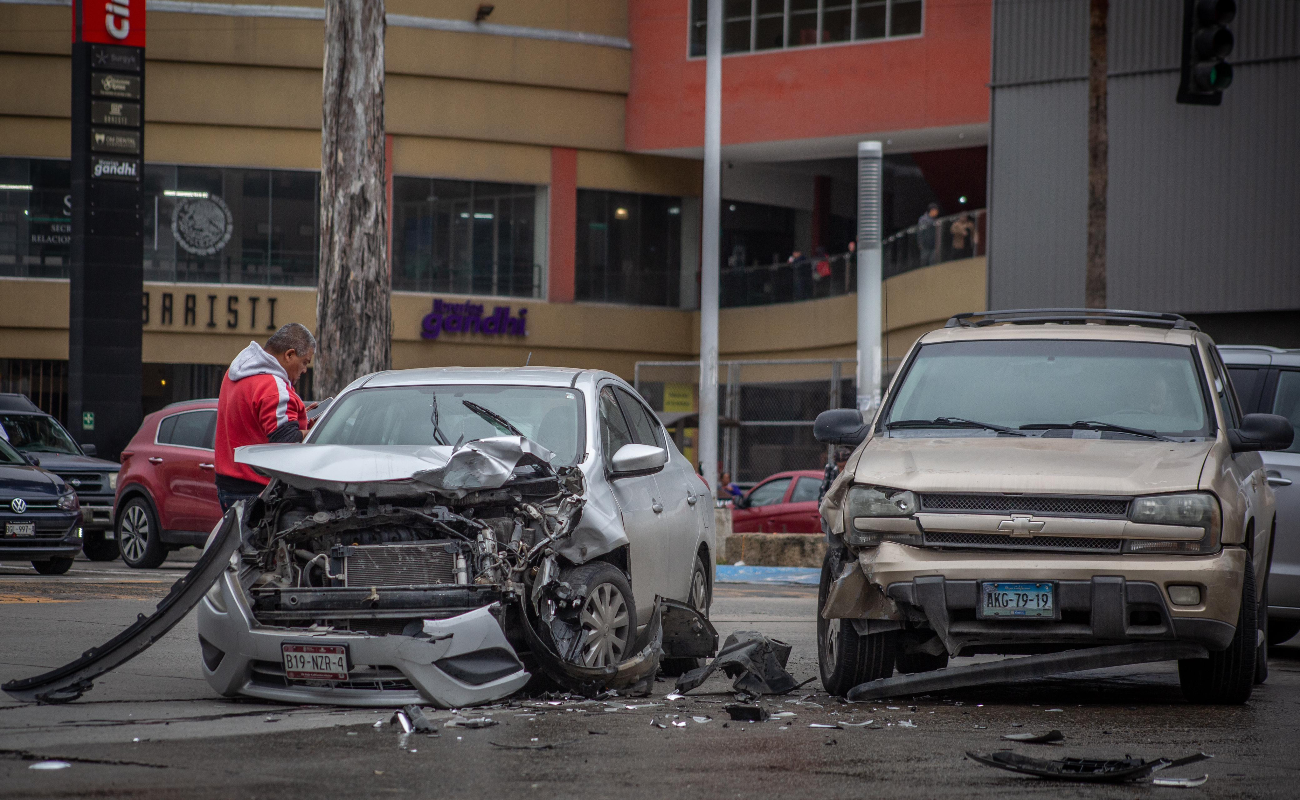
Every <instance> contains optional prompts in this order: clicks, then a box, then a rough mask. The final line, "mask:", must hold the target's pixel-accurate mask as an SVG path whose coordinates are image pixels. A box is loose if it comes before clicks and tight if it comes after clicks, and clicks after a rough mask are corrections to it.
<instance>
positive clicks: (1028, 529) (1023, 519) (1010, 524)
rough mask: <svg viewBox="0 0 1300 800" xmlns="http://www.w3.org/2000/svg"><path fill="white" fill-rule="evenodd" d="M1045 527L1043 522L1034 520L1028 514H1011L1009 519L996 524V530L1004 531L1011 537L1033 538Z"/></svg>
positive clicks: (1045, 523)
mask: <svg viewBox="0 0 1300 800" xmlns="http://www.w3.org/2000/svg"><path fill="white" fill-rule="evenodd" d="M1045 525H1047V522H1045V521H1043V520H1036V519H1034V518H1033V516H1032V515H1030V514H1012V515H1011V519H1004V520H1002V521H1001V522H999V523H998V530H1000V531H1006V532H1007V533H1010V534H1011V535H1012V536H1033V535H1034V534H1035V533H1038V532H1039V531H1041V530H1042V529H1043V527H1044V526H1045Z"/></svg>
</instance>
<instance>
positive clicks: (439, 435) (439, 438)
mask: <svg viewBox="0 0 1300 800" xmlns="http://www.w3.org/2000/svg"><path fill="white" fill-rule="evenodd" d="M429 396H430V397H431V398H433V413H432V414H430V415H429V421H430V422H432V423H433V440H434V441H435V442H437V443H438V444H441V445H448V444H451V442H448V441H447V437H446V436H445V435H443V432H442V430H441V429H440V428H439V427H438V394H437V392H431V393H430V394H429Z"/></svg>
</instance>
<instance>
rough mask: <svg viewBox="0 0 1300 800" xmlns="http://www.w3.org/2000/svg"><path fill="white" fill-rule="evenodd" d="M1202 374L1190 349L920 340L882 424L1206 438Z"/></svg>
mask: <svg viewBox="0 0 1300 800" xmlns="http://www.w3.org/2000/svg"><path fill="white" fill-rule="evenodd" d="M1200 374H1201V373H1200V370H1199V369H1198V368H1197V364H1196V352H1195V349H1194V348H1191V347H1182V346H1178V345H1169V344H1156V343H1146V342H1114V341H1078V340H1056V339H1053V340H1001V341H972V342H942V343H937V344H927V345H924V346H922V347H921V349H920V350H919V351H918V352H917V354H916V358H915V360H914V361H913V363H912V365H911V367H910V368H909V369H908V371H907V374H906V375H905V376H904V378H903V380H902V382H901V383H900V385H899V387H898V389H897V390H896V391H895V392H894V396H893V399H892V401H891V403H890V406H889V409H888V411H887V413H886V414H885V417H884V427H885V428H886V429H889V428H891V427H892V428H893V430H895V431H898V430H900V429H916V428H925V427H927V426H926V425H925V424H924V421H932V422H933V423H934V425H933V427H934V428H942V429H945V435H947V434H948V433H949V432H951V435H966V436H969V435H996V433H995V432H993V431H994V429H989V432H988V433H986V432H985V430H982V429H981V426H984V425H988V426H1001V427H1005V428H1010V429H1013V430H1014V431H1021V430H1026V431H1027V432H1031V433H1034V434H1039V433H1042V432H1043V430H1044V429H1048V430H1052V429H1055V428H1056V427H1058V426H1059V427H1060V428H1070V427H1072V426H1073V427H1076V428H1082V429H1085V430H1086V431H1090V433H1089V434H1086V435H1091V436H1094V437H1095V436H1097V435H1103V434H1102V433H1101V432H1104V436H1105V438H1112V437H1116V438H1131V437H1132V436H1133V435H1137V434H1130V433H1125V432H1124V431H1122V430H1120V428H1121V427H1122V428H1130V429H1134V431H1135V432H1138V433H1140V432H1150V433H1155V434H1159V435H1162V436H1176V437H1196V436H1208V435H1209V434H1210V430H1211V426H1210V420H1211V419H1212V417H1211V415H1210V414H1209V412H1208V411H1207V408H1206V399H1205V393H1204V392H1203V391H1202V380H1201V378H1200ZM945 420H948V421H945ZM951 420H961V421H970V420H977V421H978V424H961V425H958V424H955V423H953V422H951ZM904 422H905V423H906V424H897V423H904ZM1076 423H1080V424H1078V425H1076ZM1084 423H1086V424H1084ZM1108 426H1115V427H1114V428H1109V427H1108ZM959 429H960V430H959Z"/></svg>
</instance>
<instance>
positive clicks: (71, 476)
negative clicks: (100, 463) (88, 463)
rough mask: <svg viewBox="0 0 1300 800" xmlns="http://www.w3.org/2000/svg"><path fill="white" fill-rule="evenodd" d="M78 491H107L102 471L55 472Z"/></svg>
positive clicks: (91, 492) (96, 492)
mask: <svg viewBox="0 0 1300 800" xmlns="http://www.w3.org/2000/svg"><path fill="white" fill-rule="evenodd" d="M55 474H57V475H58V476H59V477H60V478H62V479H63V480H65V481H67V483H68V485H69V486H71V487H72V488H73V489H75V490H76V491H77V492H78V493H81V492H86V493H88V494H101V493H103V492H105V491H107V487H105V486H104V474H103V473H102V472H58V473H55Z"/></svg>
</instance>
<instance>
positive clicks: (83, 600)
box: [0, 561, 1300, 800]
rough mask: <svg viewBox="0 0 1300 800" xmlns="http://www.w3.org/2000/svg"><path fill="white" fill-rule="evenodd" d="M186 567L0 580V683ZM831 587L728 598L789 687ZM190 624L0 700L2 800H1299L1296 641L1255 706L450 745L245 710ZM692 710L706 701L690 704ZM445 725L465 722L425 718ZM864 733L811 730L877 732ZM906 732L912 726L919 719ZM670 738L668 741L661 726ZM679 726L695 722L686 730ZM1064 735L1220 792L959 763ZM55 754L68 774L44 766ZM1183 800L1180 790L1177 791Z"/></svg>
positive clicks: (78, 643)
mask: <svg viewBox="0 0 1300 800" xmlns="http://www.w3.org/2000/svg"><path fill="white" fill-rule="evenodd" d="M186 567H187V565H186V564H184V563H173V562H172V561H169V562H168V565H166V566H165V567H164V568H163V569H160V570H156V571H136V570H130V569H128V568H126V567H125V566H123V565H122V564H121V563H120V562H116V563H111V564H91V563H89V562H84V561H78V562H77V564H76V565H75V566H74V568H73V570H72V572H71V573H69V574H68V575H65V576H60V577H42V576H39V575H37V574H36V573H35V571H34V570H32V569H31V567H30V566H29V565H26V564H4V565H0V643H3V648H2V649H0V681H5V680H9V679H11V678H15V677H24V676H28V675H31V674H34V673H37V672H40V671H43V670H44V669H47V668H50V667H54V666H58V665H59V664H62V663H64V662H66V661H68V660H70V659H71V658H73V657H75V656H76V655H77V654H79V653H80V652H82V651H83V650H85V649H86V648H88V647H90V646H92V645H97V644H100V643H101V642H103V641H106V640H107V639H109V638H110V637H111V636H112V635H113V634H114V633H116V632H117V631H118V630H120V629H121V628H122V627H125V626H126V625H127V624H129V623H130V622H131V621H132V620H133V619H134V617H135V615H136V614H138V613H148V612H149V611H150V610H152V608H153V605H154V603H156V602H157V600H158V599H161V597H162V596H163V595H164V594H165V592H166V589H167V587H168V586H169V585H170V584H171V582H172V581H174V580H175V579H176V578H177V577H179V576H180V575H181V574H182V573H183V572H184V570H185V569H186ZM814 607H815V590H813V589H811V588H804V587H772V586H762V587H757V586H739V585H733V586H723V587H719V589H718V591H717V593H716V597H715V602H714V607H713V619H714V621H715V624H716V625H717V627H718V629H719V631H720V632H721V633H722V634H723V635H724V636H725V635H726V633H727V632H729V631H733V630H760V631H763V632H764V633H767V634H768V635H770V636H774V637H776V638H780V639H783V640H785V641H787V642H789V643H790V644H791V645H793V647H794V652H793V655H792V657H791V661H790V664H789V668H790V671H791V672H792V673H793V674H794V675H795V677H796V678H798V679H800V680H802V679H804V678H810V677H813V676H814V675H816V669H817V665H816V652H815V648H814V634H813V625H812V620H813V612H814ZM197 660H198V652H197V644H196V639H195V634H194V623H193V619H192V618H189V619H186V620H185V621H183V622H182V623H181V624H180V625H178V626H177V627H176V629H175V630H173V632H172V633H171V634H170V635H169V636H167V637H166V638H165V639H163V640H162V641H160V642H159V643H157V644H156V645H155V646H154V647H153V648H151V649H150V650H149V651H147V652H146V653H144V654H143V655H141V656H140V657H139V658H137V659H135V660H134V661H132V662H130V663H129V664H127V665H125V666H124V667H123V668H121V669H120V670H118V671H117V672H115V673H111V674H109V675H107V676H105V677H103V678H101V679H100V680H99V681H97V684H96V687H95V689H94V690H93V691H92V692H90V693H88V694H87V695H86V696H85V697H84V698H83V699H82V700H80V701H77V702H75V703H72V704H69V705H63V706H29V705H23V704H19V703H16V702H14V701H12V700H11V699H10V698H8V697H7V696H3V697H0V797H23V798H27V797H150V798H152V797H250V798H254V797H265V798H276V800H286V799H287V798H295V797H311V798H322V797H324V798H345V797H387V796H395V797H444V796H445V797H493V798H500V797H510V796H512V794H521V795H530V796H537V797H566V798H572V797H609V798H617V797H638V798H639V797H674V798H686V797H781V798H786V797H815V798H830V797H855V798H857V797H862V796H886V797H954V798H957V797H960V798H996V800H1005V799H1006V798H1011V797H1021V796H1044V795H1047V794H1049V793H1050V794H1051V795H1053V796H1054V797H1059V798H1072V797H1087V798H1094V797H1096V798H1133V797H1140V798H1146V797H1156V798H1158V797H1164V796H1169V797H1173V796H1198V795H1199V796H1204V797H1211V796H1212V797H1216V798H1220V797H1228V798H1236V797H1243V798H1256V797H1259V798H1264V797H1278V798H1293V797H1296V796H1297V795H1298V794H1300V792H1298V791H1297V789H1296V786H1297V784H1298V783H1300V756H1297V750H1298V749H1300V640H1295V641H1294V642H1293V643H1292V644H1291V645H1289V646H1287V647H1283V648H1279V649H1277V650H1275V651H1274V657H1273V658H1272V660H1271V663H1270V669H1271V673H1272V674H1271V677H1270V679H1269V681H1268V683H1267V684H1266V685H1264V686H1262V687H1259V688H1258V689H1257V691H1256V693H1255V696H1254V698H1253V699H1252V700H1251V702H1250V703H1249V704H1248V705H1246V706H1244V707H1227V708H1222V707H1198V706H1191V705H1188V704H1186V703H1184V702H1183V700H1182V698H1181V696H1180V694H1179V691H1178V683H1177V675H1176V673H1175V671H1174V669H1173V668H1172V666H1171V665H1150V666H1142V667H1133V668H1127V669H1123V670H1109V671H1098V672H1094V673H1080V674H1077V675H1073V676H1067V677H1062V678H1057V679H1050V680H1039V681H1034V682H1029V683H1023V684H1019V685H1017V686H1014V687H1006V688H998V689H980V690H969V691H965V692H953V693H948V694H944V695H934V696H927V697H920V698H912V699H908V700H902V701H894V702H890V703H887V704H886V703H868V704H860V705H846V704H843V703H841V702H839V701H837V700H834V699H833V698H830V697H829V696H827V695H826V694H825V693H823V692H821V691H820V686H819V684H818V682H817V681H815V680H814V681H813V682H812V683H810V684H809V685H808V686H807V688H806V689H805V690H801V691H798V692H796V693H795V694H793V695H791V696H790V697H786V698H768V699H766V700H765V701H764V705H766V706H768V707H769V709H771V710H772V711H773V712H789V713H790V714H792V715H793V716H786V717H782V718H779V719H775V720H773V721H769V722H765V723H761V724H753V723H743V724H742V723H736V722H727V721H726V720H727V715H726V713H725V712H724V710H723V706H724V705H726V704H727V703H729V702H731V695H730V694H729V693H728V692H727V689H728V687H729V684H728V682H727V681H726V680H725V679H722V678H715V679H713V680H711V681H710V682H709V683H706V684H705V685H704V686H703V687H701V688H700V689H699V690H697V691H696V692H695V693H693V695H692V696H690V697H688V698H686V699H683V700H676V701H669V700H667V699H666V698H665V695H666V694H668V693H669V692H670V691H671V685H670V684H669V683H666V682H660V683H658V684H656V686H655V690H654V695H653V696H652V697H651V698H649V699H639V698H638V699H631V698H628V699H619V700H617V701H609V702H600V703H597V702H577V701H572V702H558V703H554V704H553V703H549V702H546V701H516V702H514V703H511V704H509V705H503V706H500V707H494V708H491V709H488V710H487V711H486V712H473V715H478V714H480V713H486V715H487V716H489V717H490V718H491V719H493V720H495V721H496V722H498V723H499V724H498V725H496V726H495V727H491V728H486V729H481V730H468V729H464V728H449V727H441V728H440V736H438V737H437V738H433V737H429V736H423V735H412V736H411V737H409V738H407V739H406V740H405V741H403V739H402V737H401V736H400V731H399V729H397V728H395V727H394V726H392V725H389V724H384V725H382V726H381V727H379V728H375V727H373V725H374V723H376V722H380V721H384V720H386V719H387V718H388V714H387V713H384V712H381V711H356V710H351V711H339V710H334V709H328V708H318V707H316V708H300V707H291V706H281V705H269V704H262V703H245V702H232V701H228V700H223V699H221V698H218V697H216V696H215V695H213V693H212V692H211V690H210V689H209V688H208V686H207V684H206V683H205V682H204V681H203V680H202V678H201V677H200V676H199V673H198V669H197V667H196V664H197ZM696 695H698V696H696ZM429 716H430V717H431V718H433V719H435V721H437V724H438V725H439V726H442V725H445V723H446V721H448V720H450V719H451V717H452V715H451V713H450V712H436V713H432V712H431V713H430V715H429ZM866 720H873V721H874V722H873V724H872V725H869V726H865V727H853V728H844V729H826V728H812V727H810V725H812V724H832V723H836V722H841V721H854V722H863V721H866ZM905 722H906V723H910V724H903V723H905ZM655 723H657V724H658V725H663V726H664V727H662V728H661V727H657V726H656V724H655ZM674 723H684V724H682V725H680V726H679V725H675V724H674ZM1051 729H1058V730H1060V731H1062V732H1063V733H1064V734H1065V737H1066V739H1065V743H1064V746H1041V745H1039V746H1034V745H1019V746H1015V749H1016V750H1018V751H1019V752H1023V753H1027V754H1031V755H1035V756H1039V757H1045V758H1059V757H1062V756H1066V755H1074V756H1124V755H1128V754H1132V755H1135V756H1142V757H1147V758H1152V757H1157V756H1182V755H1186V754H1189V753H1195V752H1198V751H1204V752H1207V753H1211V754H1213V755H1214V756H1215V758H1214V759H1213V760H1211V761H1208V762H1202V763H1201V764H1196V765H1192V766H1188V767H1183V768H1181V769H1178V770H1171V771H1170V773H1171V774H1175V775H1178V776H1193V775H1201V774H1208V775H1209V776H1210V780H1209V782H1208V783H1207V784H1206V785H1205V786H1203V787H1201V788H1199V789H1190V790H1187V789H1183V790H1179V789H1165V788H1157V787H1152V786H1149V785H1146V786H1124V787H1115V786H1084V785H1079V784H1060V783H1050V784H1049V783H1045V782H1041V781H1038V780H1035V779H1031V778H1024V777H1020V776H1016V775H1012V774H1010V773H1005V772H1001V771H997V770H993V769H989V768H987V767H983V766H980V765H979V764H977V763H975V762H973V761H971V760H969V759H967V758H965V757H964V755H963V754H964V753H965V752H966V751H967V750H977V751H984V752H987V751H991V750H996V749H1000V748H1002V747H1004V746H1012V745H1011V743H1010V742H1005V741H1002V740H1001V739H1000V738H999V737H1000V736H1001V735H1002V734H1005V733H1019V732H1027V731H1036V732H1042V731H1047V730H1051ZM48 758H57V759H62V760H65V761H68V762H70V763H71V766H70V767H68V768H65V769H60V770H55V771H45V770H33V769H31V766H32V765H33V764H35V763H38V762H39V761H40V760H43V759H48ZM1180 793H1181V794H1180Z"/></svg>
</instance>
